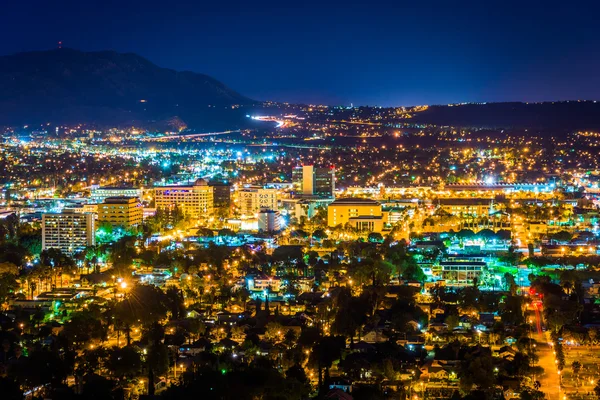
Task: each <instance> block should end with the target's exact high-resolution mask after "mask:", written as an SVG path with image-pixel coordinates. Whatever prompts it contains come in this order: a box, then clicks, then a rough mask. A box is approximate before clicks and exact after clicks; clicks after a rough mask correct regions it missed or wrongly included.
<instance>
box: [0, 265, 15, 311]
mask: <svg viewBox="0 0 600 400" xmlns="http://www.w3.org/2000/svg"><path fill="white" fill-rule="evenodd" d="M18 288H19V283H18V282H17V278H16V277H15V275H14V274H13V273H11V272H5V273H2V274H0V305H2V304H4V303H6V301H7V300H8V299H9V297H10V296H12V295H13V294H14V293H15V291H16V290H17V289H18Z"/></svg>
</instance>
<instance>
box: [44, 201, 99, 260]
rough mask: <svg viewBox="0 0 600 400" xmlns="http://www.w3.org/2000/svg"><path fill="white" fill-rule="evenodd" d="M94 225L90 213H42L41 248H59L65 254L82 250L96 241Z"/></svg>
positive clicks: (92, 216)
mask: <svg viewBox="0 0 600 400" xmlns="http://www.w3.org/2000/svg"><path fill="white" fill-rule="evenodd" d="M95 231H96V225H95V220H94V215H93V214H91V213H85V214H83V213H76V212H70V211H63V212H62V213H60V214H43V215H42V249H43V250H48V249H60V250H61V251H62V252H63V253H65V254H70V255H72V254H74V253H77V252H79V251H83V250H84V249H85V248H86V247H87V246H93V245H94V244H95V243H96V238H95Z"/></svg>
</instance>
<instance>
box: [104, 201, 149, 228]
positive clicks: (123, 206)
mask: <svg viewBox="0 0 600 400" xmlns="http://www.w3.org/2000/svg"><path fill="white" fill-rule="evenodd" d="M143 213H144V211H143V207H142V205H141V204H140V202H139V200H138V199H137V198H136V197H122V196H121V197H108V198H106V199H105V200H104V202H103V203H102V204H99V205H98V222H100V223H103V222H107V223H109V224H111V225H112V226H113V227H117V226H121V227H123V228H130V227H132V226H137V225H139V224H141V223H142V218H143Z"/></svg>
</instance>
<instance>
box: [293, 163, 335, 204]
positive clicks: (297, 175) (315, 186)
mask: <svg viewBox="0 0 600 400" xmlns="http://www.w3.org/2000/svg"><path fill="white" fill-rule="evenodd" d="M292 181H293V183H294V184H295V185H296V186H297V187H298V188H299V189H300V193H301V194H302V195H303V196H307V197H309V196H318V197H324V198H333V197H334V196H335V168H334V167H333V166H332V167H330V168H322V167H315V166H313V165H303V166H302V167H296V168H294V169H293V170H292Z"/></svg>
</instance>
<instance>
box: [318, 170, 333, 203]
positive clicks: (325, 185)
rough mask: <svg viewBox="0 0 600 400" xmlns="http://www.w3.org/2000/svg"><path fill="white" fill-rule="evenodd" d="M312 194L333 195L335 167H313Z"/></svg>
mask: <svg viewBox="0 0 600 400" xmlns="http://www.w3.org/2000/svg"><path fill="white" fill-rule="evenodd" d="M314 177H315V183H314V188H315V189H314V194H315V195H317V196H319V197H327V198H333V197H335V168H334V167H331V168H315V170H314Z"/></svg>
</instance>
